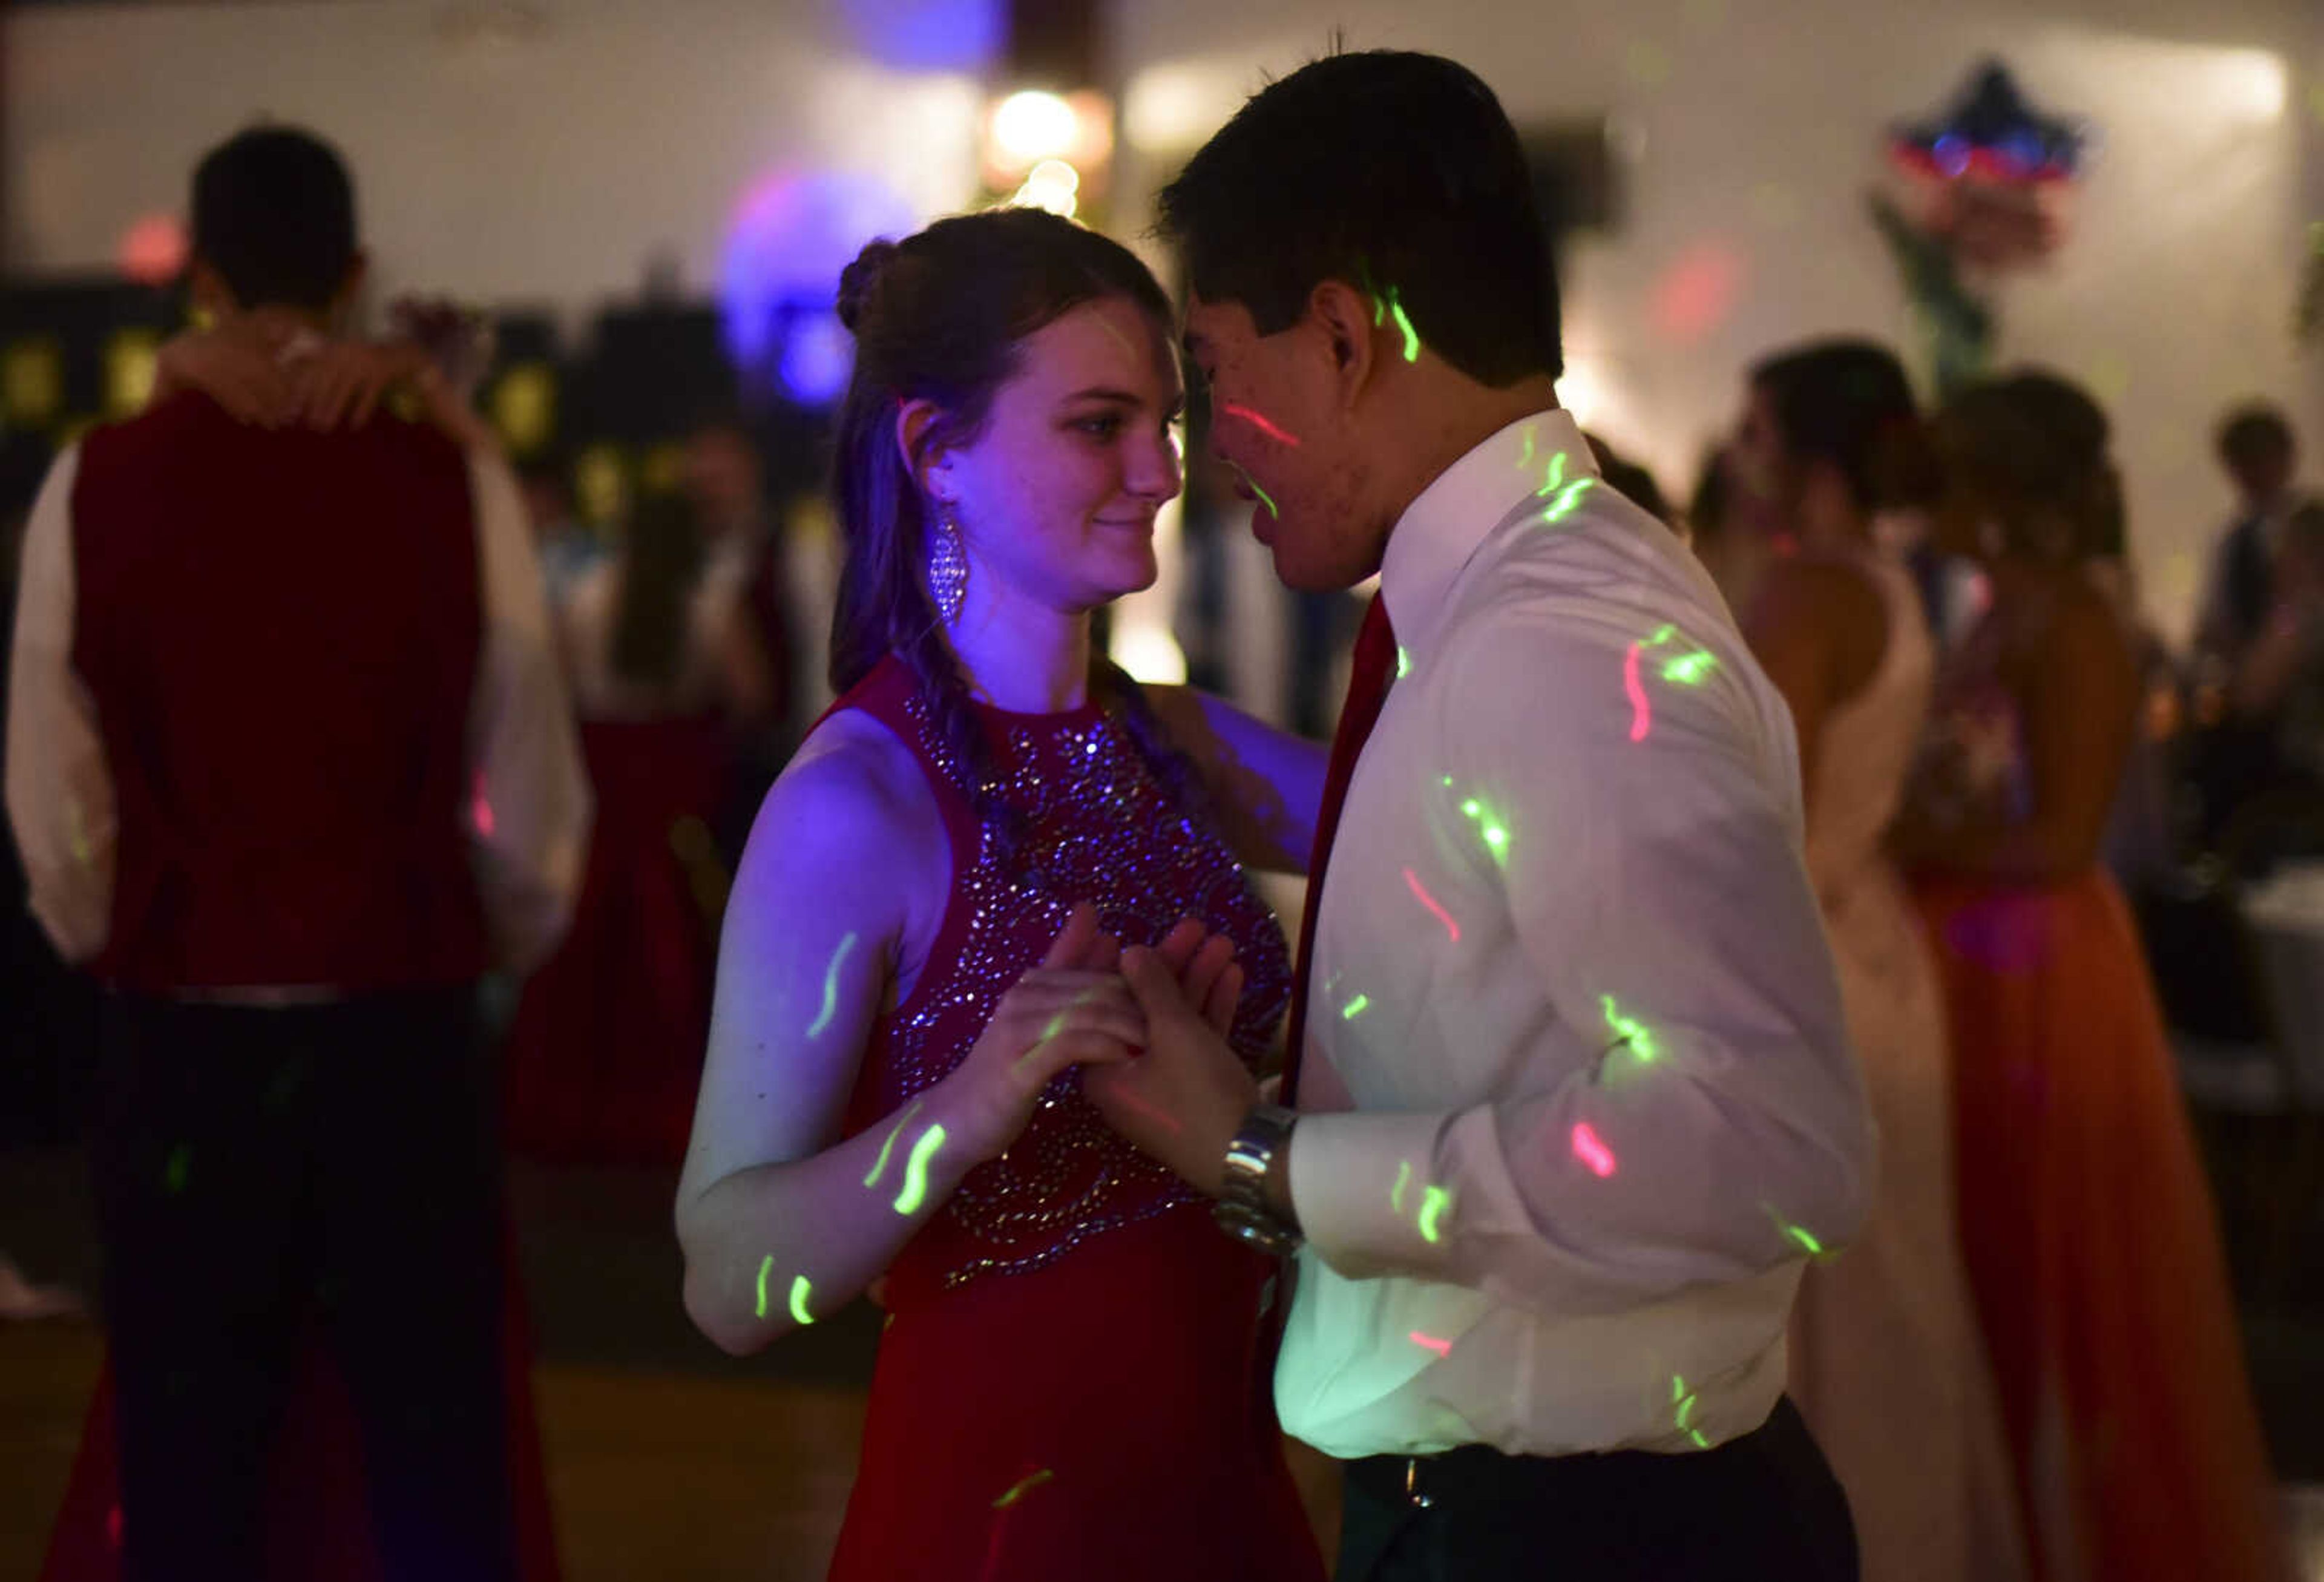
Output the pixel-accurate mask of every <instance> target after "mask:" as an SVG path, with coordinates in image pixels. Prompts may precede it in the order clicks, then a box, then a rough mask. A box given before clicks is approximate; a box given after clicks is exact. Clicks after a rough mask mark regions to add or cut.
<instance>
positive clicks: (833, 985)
mask: <svg viewBox="0 0 2324 1582" xmlns="http://www.w3.org/2000/svg"><path fill="white" fill-rule="evenodd" d="M854 948H855V935H854V934H853V933H851V934H848V935H847V937H846V938H844V939H843V940H841V941H840V942H839V948H838V949H837V950H835V951H834V952H832V953H831V965H829V966H828V967H825V969H824V970H823V1014H822V1015H821V1016H817V1017H816V1019H815V1025H814V1026H811V1027H809V1028H808V1029H807V1036H808V1037H810V1038H820V1037H822V1036H823V1030H824V1029H825V1027H828V1026H831V1018H832V1016H834V1015H835V1014H836V1013H837V1011H838V1009H839V966H840V963H841V962H843V961H846V960H847V952H850V951H852V950H853V949H854Z"/></svg>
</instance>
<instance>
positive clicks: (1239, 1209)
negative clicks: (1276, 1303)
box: [1211, 1104, 1301, 1257]
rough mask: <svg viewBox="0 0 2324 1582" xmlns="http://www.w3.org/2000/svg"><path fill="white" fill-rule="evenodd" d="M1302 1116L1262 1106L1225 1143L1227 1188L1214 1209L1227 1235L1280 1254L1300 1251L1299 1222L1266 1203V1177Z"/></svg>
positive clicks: (1276, 1105) (1292, 1111) (1286, 1110)
mask: <svg viewBox="0 0 2324 1582" xmlns="http://www.w3.org/2000/svg"><path fill="white" fill-rule="evenodd" d="M1298 1118H1299V1117H1298V1114H1297V1113H1296V1111H1294V1110H1289V1109H1286V1108H1284V1107H1283V1106H1281V1105H1280V1104H1261V1105H1259V1107H1258V1108H1254V1109H1253V1110H1252V1111H1251V1112H1250V1115H1249V1116H1247V1117H1245V1118H1244V1119H1243V1123H1242V1128H1241V1129H1240V1131H1238V1132H1236V1133H1235V1135H1234V1139H1233V1141H1231V1142H1230V1143H1229V1144H1228V1145H1227V1168H1226V1184H1225V1189H1224V1191H1222V1192H1221V1193H1220V1196H1219V1200H1218V1202H1217V1203H1216V1204H1214V1205H1213V1208H1212V1210H1211V1211H1212V1213H1213V1214H1214V1215H1215V1216H1216V1217H1217V1219H1218V1222H1219V1225H1220V1228H1222V1229H1223V1230H1225V1231H1226V1233H1227V1234H1228V1235H1229V1236H1232V1237H1238V1238H1239V1239H1240V1240H1243V1241H1247V1242H1249V1243H1250V1245H1251V1246H1255V1247H1257V1248H1259V1250H1260V1251H1261V1252H1265V1253H1272V1254H1274V1255H1276V1256H1277V1257H1288V1256H1290V1255H1292V1254H1293V1253H1295V1252H1296V1251H1298V1250H1299V1243H1300V1240H1301V1237H1300V1235H1299V1228H1298V1227H1297V1226H1296V1225H1292V1224H1290V1223H1288V1222H1287V1221H1286V1220H1285V1219H1284V1218H1283V1217H1282V1216H1281V1215H1279V1214H1277V1212H1276V1211H1275V1210H1274V1209H1272V1208H1270V1207H1269V1206H1268V1201H1267V1177H1268V1172H1269V1171H1271V1170H1272V1169H1274V1168H1275V1162H1276V1159H1277V1156H1278V1155H1279V1154H1282V1152H1283V1150H1284V1146H1285V1145H1286V1144H1287V1143H1289V1142H1290V1140H1291V1125H1292V1123H1293V1122H1294V1121H1296V1120H1297V1119H1298Z"/></svg>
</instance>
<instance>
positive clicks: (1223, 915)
mask: <svg viewBox="0 0 2324 1582" xmlns="http://www.w3.org/2000/svg"><path fill="white" fill-rule="evenodd" d="M845 706H852V707H854V708H858V709H861V710H862V711H863V712H865V713H869V714H871V715H872V716H873V717H874V718H876V719H878V720H880V721H881V722H882V723H884V724H886V725H887V726H888V727H889V729H890V730H891V731H895V732H896V734H897V736H898V737H899V739H900V740H903V741H904V743H905V744H906V745H907V746H908V747H909V748H910V749H911V750H912V751H913V753H914V754H915V755H916V756H917V757H918V759H920V762H921V766H922V768H923V769H924V771H926V773H927V777H928V781H929V785H930V787H931V789H932V790H933V791H934V792H935V794H936V799H937V802H938V805H940V807H941V808H942V809H943V812H944V815H945V824H946V828H947V832H948V833H949V835H950V844H951V847H952V852H953V884H952V896H951V900H950V902H949V904H948V906H947V907H946V910H945V919H944V923H943V924H942V926H941V928H940V929H939V932H938V934H937V937H936V944H935V946H934V948H933V949H932V950H931V952H929V957H928V960H927V962H926V964H925V965H924V966H923V968H922V969H921V972H920V975H919V978H918V981H917V982H915V983H914V985H913V986H912V989H911V992H910V994H909V996H908V998H906V999H905V1000H904V1001H903V1002H902V1003H901V1004H900V1005H899V1006H898V1007H896V1009H895V1010H894V1011H893V1012H892V1013H890V1015H889V1016H885V1017H883V1018H882V1019H881V1022H880V1023H879V1025H878V1026H876V1027H875V1028H874V1030H873V1034H872V1037H871V1044H870V1046H869V1048H868V1049H867V1051H866V1053H865V1057H864V1062H863V1067H862V1073H861V1075H860V1077H859V1079H858V1082H857V1089H856V1093H855V1099H854V1103H853V1107H852V1108H853V1115H854V1117H855V1120H856V1124H857V1125H858V1126H869V1125H871V1124H874V1123H875V1122H876V1121H877V1120H878V1119H879V1118H881V1117H883V1116H886V1115H890V1114H892V1113H893V1112H894V1111H895V1110H896V1109H897V1108H899V1107H901V1106H903V1105H905V1104H908V1103H909V1102H910V1100H911V1099H912V1098H913V1096H914V1095H916V1094H918V1092H920V1091H921V1090H924V1089H926V1088H927V1087H928V1086H929V1085H930V1084H931V1083H933V1082H935V1081H937V1080H938V1079H940V1078H942V1077H944V1076H945V1074H946V1073H948V1072H951V1071H952V1069H953V1068H954V1066H955V1065H957V1064H958V1063H959V1062H960V1061H961V1060H962V1059H963V1058H964V1056H965V1055H966V1054H967V1053H968V1051H969V1049H970V1047H971V1046H972V1045H973V1044H974V1043H975V1042H976V1039H977V1037H978V1036H979V1035H981V1034H982V1032H983V1030H984V1026H985V1023H986V1022H987V1021H988V1020H989V1019H990V1018H991V1015H992V1011H993V1007H995V1006H996V1005H997V1004H998V1003H999V1001H1000V998H1001V995H1002V994H1003V993H1004V992H1005V991H1006V990H1007V989H1009V987H1010V985H1011V984H1013V983H1014V982H1015V981H1016V980H1017V979H1018V977H1019V975H1020V974H1021V973H1023V972H1024V971H1025V970H1027V969H1028V968H1030V967H1033V966H1035V965H1037V964H1038V962H1039V961H1040V960H1041V957H1042V956H1043V954H1044V953H1045V952H1047V949H1048V945H1049V942H1050V941H1051V940H1052V939H1054V938H1055V937H1056V933H1057V930H1058V929H1060V928H1061V927H1063V926H1064V925H1065V917H1066V915H1067V913H1069V912H1070V911H1071V910H1072V908H1073V907H1074V906H1075V905H1076V904H1077V903H1079V902H1082V901H1089V902H1091V903H1093V905H1095V906H1096V907H1097V908H1098V913H1099V916H1100V919H1101V922H1102V926H1103V927H1104V929H1105V930H1106V932H1107V933H1109V934H1112V935H1114V936H1115V937H1116V938H1118V939H1120V941H1121V942H1122V943H1124V944H1153V943H1157V941H1159V940H1160V939H1161V937H1162V936H1163V935H1164V934H1167V933H1168V932H1169V930H1170V928H1171V927H1172V925H1173V924H1176V922H1177V921H1178V920H1179V919H1180V918H1182V917H1194V918H1197V919H1199V920H1200V921H1201V922H1202V923H1203V924H1204V925H1205V926H1206V927H1208V928H1209V929H1211V930H1212V931H1213V932H1214V933H1222V934H1227V935H1228V936H1229V937H1231V939H1232V940H1233V941H1234V943H1235V955H1236V960H1237V961H1239V962H1240V963H1241V965H1242V967H1243V970H1244V974H1245V986H1244V989H1243V997H1242V1004H1241V1007H1240V1009H1239V1010H1238V1011H1237V1013H1236V1016H1235V1021H1234V1026H1233V1030H1232V1032H1231V1035H1230V1042H1231V1044H1233V1046H1234V1048H1235V1050H1236V1052H1237V1053H1240V1055H1241V1056H1242V1058H1243V1059H1244V1061H1245V1062H1249V1063H1250V1064H1251V1065H1252V1066H1253V1067H1254V1068H1255V1067H1256V1066H1257V1064H1258V1062H1259V1058H1260V1056H1261V1055H1262V1054H1263V1053H1265V1052H1266V1049H1267V1047H1268V1042H1269V1040H1270V1039H1271V1037H1272V1036H1273V1034H1274V1030H1275V1026H1276V1024H1277V1021H1278V1020H1279V1019H1280V1018H1281V1016H1282V1015H1283V1013H1284V1010H1285V1008H1286V1006H1287V1005H1288V1003H1289V1000H1290V992H1291V971H1290V961H1289V959H1288V955H1287V952H1286V949H1285V945H1284V940H1283V934H1282V930H1281V928H1280V927H1279V926H1278V925H1277V922H1276V920H1275V916H1274V914H1273V913H1272V912H1270V911H1269V910H1268V907H1267V906H1266V904H1265V903H1264V902H1262V901H1261V900H1260V899H1259V897H1258V896H1257V895H1256V894H1255V893H1254V892H1253V891H1252V889H1251V888H1250V883H1249V882H1248V881H1247V879H1246V878H1245V877H1244V874H1243V871H1242V868H1241V866H1240V864H1239V863H1238V862H1237V861H1236V860H1235V859H1234V857H1233V855H1232V853H1231V852H1230V851H1228V849H1227V847H1226V844H1225V842H1223V841H1222V839H1221V838H1220V837H1219V836H1218V834H1217V833H1216V832H1214V831H1213V829H1212V828H1211V827H1210V826H1209V824H1208V823H1206V822H1205V821H1203V819H1200V818H1197V817H1195V816H1194V815H1193V814H1191V813H1190V812H1189V811H1188V810H1187V809H1185V807H1182V806H1181V805H1179V804H1178V802H1177V801H1176V799H1175V798H1174V797H1173V796H1171V794H1170V793H1169V791H1168V789H1167V787H1166V786H1164V785H1163V784H1162V783H1161V782H1160V781H1159V780H1158V779H1157V777H1156V776H1155V775H1154V773H1153V772H1152V770H1151V769H1150V768H1148V765H1147V762H1146V760H1145V759H1144V757H1143V756H1142V755H1141V754H1140V753H1139V750H1138V746H1137V743H1136V742H1135V741H1134V740H1132V739H1131V737H1130V733H1129V731H1128V730H1127V729H1126V727H1124V726H1123V725H1122V723H1121V722H1120V721H1118V720H1116V719H1113V718H1111V717H1110V716H1109V715H1107V714H1106V713H1104V712H1103V711H1102V710H1101V709H1100V708H1098V707H1097V706H1095V705H1094V704H1093V705H1089V706H1085V707H1084V708H1081V709H1075V710H1072V711H1069V712H1067V713H1058V714H1013V713H1003V712H1001V711H1000V710H996V709H980V710H979V718H980V722H981V723H982V727H983V729H984V731H985V740H986V742H987V743H988V746H989V747H990V750H991V754H992V758H993V764H994V771H993V772H994V776H995V779H996V782H997V786H998V790H999V793H1000V795H1001V799H1002V801H1003V802H1004V803H1005V804H1006V805H1008V806H1009V807H1010V809H1011V810H1013V811H1014V812H1015V814H1017V815H1018V818H1019V821H1020V824H1019V834H1018V837H1017V842H1016V849H1015V851H1014V852H1013V853H1010V854H1008V855H1006V856H1004V854H1003V852H1002V851H1001V844H1000V842H997V841H996V839H995V837H994V835H993V833H992V832H991V831H989V830H986V829H983V828H982V827H980V826H979V825H978V823H977V822H976V819H975V815H974V814H973V812H972V811H971V804H970V799H969V796H968V795H967V790H966V785H965V777H964V772H963V768H962V766H961V764H960V763H959V762H958V759H957V757H956V755H955V754H954V753H953V752H952V751H951V750H950V749H949V748H948V746H947V745H946V744H945V742H944V741H943V740H941V736H940V733H939V732H938V731H936V729H935V727H934V724H933V722H932V719H931V716H930V714H929V712H928V710H927V707H926V706H925V705H924V704H923V703H922V702H921V701H920V698H919V696H918V690H917V688H916V687H915V686H914V685H913V683H912V679H911V676H910V673H909V672H908V670H907V669H906V668H905V667H903V665H902V664H901V663H900V662H899V661H897V660H895V659H894V658H890V659H888V660H886V661H884V662H882V663H881V665H880V666H879V667H877V668H876V669H875V670H873V672H872V673H871V675H870V676H867V677H865V678H864V680H863V682H862V684H861V685H859V686H858V687H857V688H856V689H855V690H854V691H853V692H852V693H850V694H849V696H848V698H847V699H846V700H845ZM1195 1195H1196V1194H1195V1193H1194V1191H1192V1190H1191V1189H1190V1188H1188V1187H1186V1186H1185V1184H1184V1183H1183V1182H1180V1181H1179V1180H1178V1179H1177V1178H1176V1176H1174V1175H1172V1174H1171V1173H1169V1172H1168V1171H1167V1170H1166V1169H1164V1168H1163V1167H1162V1166H1161V1165H1159V1164H1155V1163H1154V1162H1153V1161H1152V1160H1150V1159H1148V1158H1147V1157H1146V1156H1145V1155H1144V1154H1140V1153H1139V1152H1138V1151H1137V1150H1136V1149H1135V1148H1133V1147H1132V1146H1131V1145H1130V1144H1129V1143H1128V1142H1126V1141H1124V1140H1123V1139H1122V1138H1121V1137H1120V1136H1119V1135H1118V1134H1117V1133H1115V1132H1114V1131H1113V1130H1112V1129H1111V1128H1110V1127H1107V1126H1106V1124H1105V1122H1104V1121H1103V1120H1102V1119H1101V1118H1100V1117H1099V1115H1098V1112H1097V1110H1096V1108H1094V1107H1093V1106H1092V1105H1091V1104H1090V1103H1089V1101H1088V1100H1086V1099H1084V1098H1083V1097H1082V1095H1081V1090H1080V1081H1079V1077H1078V1073H1076V1072H1066V1073H1065V1074H1064V1075H1063V1076H1061V1077H1060V1078H1058V1079H1057V1081H1056V1082H1054V1083H1052V1084H1051V1086H1050V1088H1049V1089H1048V1090H1047V1092H1045V1093H1044V1094H1043V1095H1042V1098H1041V1100H1040V1103H1039V1105H1038V1107H1037V1108H1036V1109H1035V1111H1034V1115H1033V1119H1032V1122H1031V1124H1030V1125H1028V1127H1026V1129H1025V1131H1024V1133H1023V1134H1022V1135H1021V1136H1019V1138H1018V1139H1017V1141H1016V1142H1015V1143H1014V1144H1012V1145H1010V1148H1009V1151H1008V1152H1007V1153H1006V1154H1003V1155H1002V1156H1001V1158H999V1159H995V1160H991V1161H990V1162H988V1163H986V1164H982V1165H980V1166H978V1167H977V1168H976V1169H975V1170H973V1171H971V1172H970V1173H969V1174H968V1175H967V1177H966V1178H965V1179H964V1181H963V1182H961V1185H960V1189H959V1191H957V1192H956V1193H954V1197H953V1199H952V1200H951V1202H950V1203H949V1204H948V1205H947V1206H946V1207H945V1209H944V1210H943V1211H942V1212H940V1213H939V1214H937V1215H936V1217H935V1218H934V1219H931V1220H930V1221H929V1222H928V1224H927V1226H925V1227H924V1228H922V1230H921V1232H920V1234H919V1235H918V1236H917V1237H914V1238H913V1241H912V1242H911V1244H910V1245H909V1246H907V1247H906V1248H905V1250H904V1252H903V1254H902V1255H901V1256H900V1257H899V1259H898V1262H897V1265H896V1266H895V1268H894V1269H893V1270H892V1271H891V1272H890V1293H891V1295H890V1301H891V1304H892V1305H896V1306H899V1308H900V1307H901V1306H903V1305H908V1304H909V1303H910V1302H912V1301H914V1300H916V1299H925V1298H926V1297H927V1296H930V1295H934V1294H935V1293H936V1292H938V1291H940V1290H949V1289H952V1288H954V1287H957V1286H959V1285H962V1284H964V1283H967V1282H968V1281H970V1280H973V1279H974V1278H976V1277H977V1276H978V1275H980V1274H991V1273H1001V1274H1013V1273H1019V1272H1022V1271H1024V1270H1028V1269H1033V1268H1038V1267H1040V1266H1042V1265H1047V1264H1049V1263H1052V1262H1054V1261H1055V1260H1056V1259H1057V1258H1059V1257H1061V1256H1062V1255H1065V1253H1066V1252H1067V1251H1069V1250H1070V1249H1071V1248H1072V1247H1073V1246H1075V1245H1076V1244H1077V1243H1079V1242H1081V1241H1083V1240H1084V1239H1086V1238H1087V1237H1092V1236H1095V1235H1098V1234H1100V1233H1102V1232H1103V1231H1106V1230H1109V1229H1112V1228H1117V1227H1120V1226H1123V1225H1128V1224H1131V1223H1134V1222H1136V1221H1138V1220H1141V1219H1148V1218H1151V1217H1152V1216H1154V1215H1156V1214H1158V1213H1161V1212H1163V1211H1164V1210H1166V1209H1170V1208H1172V1207H1174V1206H1176V1205H1178V1204H1181V1203H1185V1202H1189V1201H1191V1200H1194V1197H1195Z"/></svg>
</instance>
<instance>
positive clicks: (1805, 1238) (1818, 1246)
mask: <svg viewBox="0 0 2324 1582" xmlns="http://www.w3.org/2000/svg"><path fill="white" fill-rule="evenodd" d="M1784 1235H1785V1236H1788V1237H1791V1238H1792V1239H1793V1240H1794V1241H1795V1242H1797V1243H1799V1244H1800V1246H1803V1247H1804V1248H1805V1249H1806V1250H1807V1255H1808V1256H1810V1257H1812V1258H1820V1257H1821V1256H1823V1243H1821V1242H1820V1241H1818V1240H1817V1239H1816V1238H1815V1237H1812V1236H1810V1235H1809V1234H1808V1233H1807V1232H1806V1231H1804V1230H1803V1229H1801V1228H1799V1227H1798V1226H1796V1225H1786V1226H1784Z"/></svg>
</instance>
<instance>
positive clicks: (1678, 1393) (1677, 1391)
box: [1671, 1374, 1686, 1406]
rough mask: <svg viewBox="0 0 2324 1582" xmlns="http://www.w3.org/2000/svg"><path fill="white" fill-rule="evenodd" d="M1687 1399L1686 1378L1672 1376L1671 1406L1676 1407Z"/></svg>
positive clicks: (1677, 1375) (1678, 1375)
mask: <svg viewBox="0 0 2324 1582" xmlns="http://www.w3.org/2000/svg"><path fill="white" fill-rule="evenodd" d="M1685 1399H1686V1378H1685V1376H1684V1375H1681V1374H1673V1375H1671V1404H1672V1405H1674V1406H1675V1405H1677V1404H1678V1403H1680V1402H1682V1401H1683V1400H1685Z"/></svg>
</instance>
